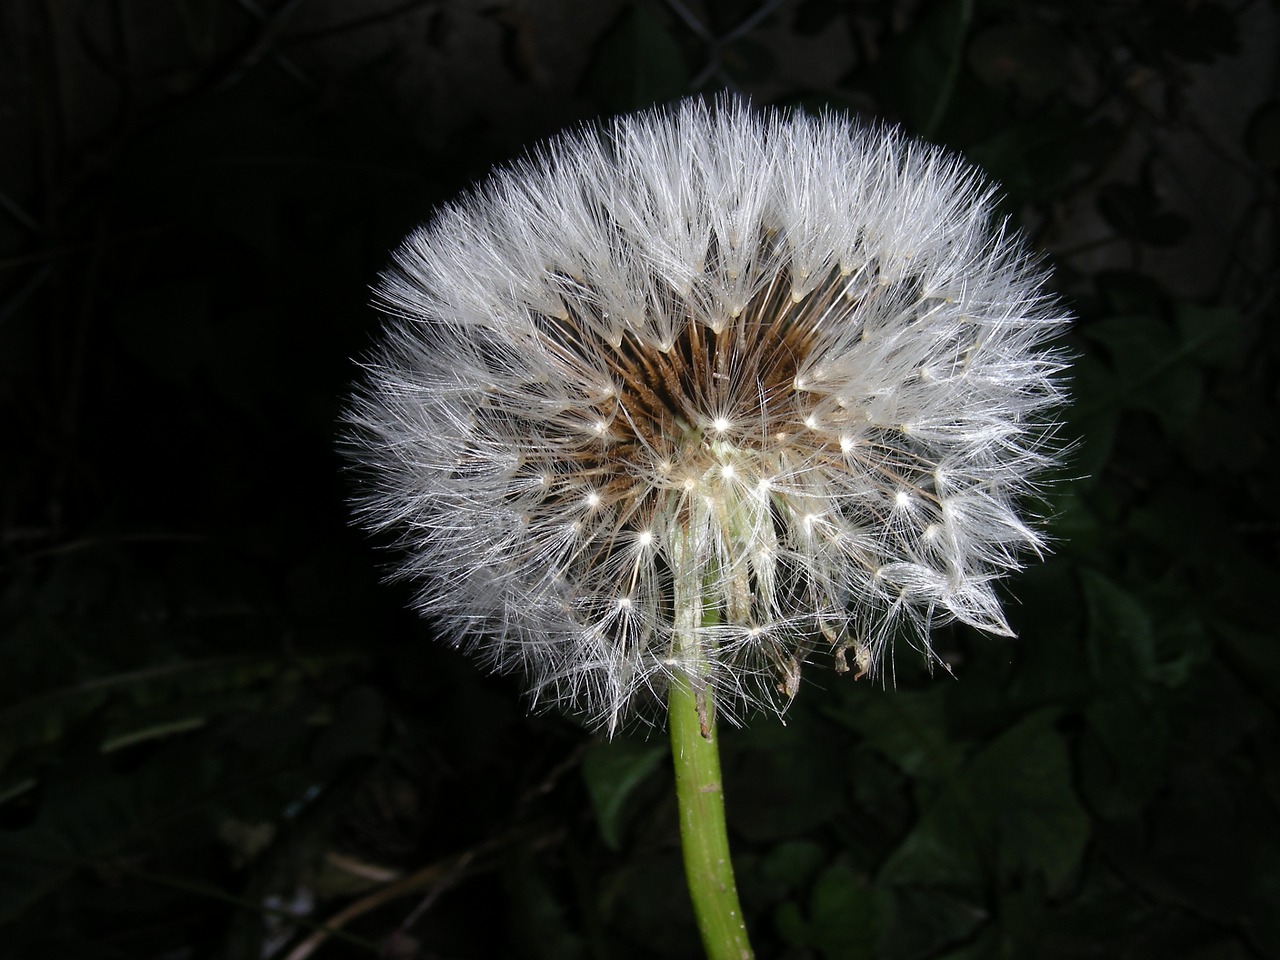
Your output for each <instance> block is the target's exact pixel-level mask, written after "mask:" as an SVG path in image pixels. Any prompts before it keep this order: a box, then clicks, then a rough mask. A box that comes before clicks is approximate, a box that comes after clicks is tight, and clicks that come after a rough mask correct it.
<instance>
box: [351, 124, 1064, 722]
mask: <svg viewBox="0 0 1280 960" xmlns="http://www.w3.org/2000/svg"><path fill="white" fill-rule="evenodd" d="M1044 281H1045V273H1044V272H1043V271H1042V270H1041V269H1040V268H1039V267H1038V266H1036V264H1035V263H1034V262H1033V261H1032V260H1031V259H1030V258H1029V256H1028V254H1027V251H1026V249H1025V247H1024V246H1023V244H1022V243H1021V241H1020V240H1019V239H1018V238H1017V237H1016V236H1013V235H1011V234H1010V233H1009V232H1008V231H1006V229H1005V228H1004V226H1003V225H1002V224H1000V223H998V222H995V221H994V219H993V215H992V190H991V188H990V187H989V186H987V185H986V184H985V183H984V181H983V180H982V178H981V176H980V175H979V174H978V173H977V172H976V171H975V170H974V169H973V168H971V167H969V166H967V165H966V164H965V163H964V162H963V161H961V160H959V159H957V158H956V157H954V156H951V155H949V154H947V153H944V152H942V151H940V150H938V149H936V148H933V147H930V146H927V145H924V144H921V143H918V142H915V141H912V140H910V139H908V138H906V137H904V136H903V135H901V134H900V133H898V132H896V131H894V130H893V129H891V128H886V127H878V126H877V127H866V126H861V125H858V124H857V123H855V122H853V121H850V120H848V119H845V118H842V117H840V116H837V115H834V114H826V115H823V116H821V117H811V116H806V115H804V114H800V113H787V114H783V113H756V112H753V111H752V110H751V109H750V108H749V107H748V106H747V105H745V104H743V103H741V102H738V101H734V100H723V101H719V102H716V103H714V104H711V105H707V104H705V103H703V102H700V101H687V102H684V103H682V104H680V105H678V106H677V107H675V108H673V109H671V110H655V111H650V112H644V113H639V114H636V115H633V116H628V117H623V118H621V119H617V120H614V121H612V122H610V123H607V124H604V125H602V126H599V127H591V128H586V129H582V130H579V131H575V132H571V133H567V134H564V135H562V136H561V137H559V138H558V139H556V140H553V141H551V142H550V143H549V144H547V145H545V146H544V147H542V148H541V149H540V150H539V151H538V152H537V153H536V154H534V155H532V156H531V157H529V158H528V159H526V160H523V161H521V162H518V163H515V164H512V165H510V166H509V167H506V168H504V169H501V170H498V171H496V172H495V173H493V174H492V175H491V176H490V177H489V178H488V180H486V181H485V182H484V183H482V184H481V185H480V186H478V187H477V188H475V189H474V190H473V191H471V192H470V193H467V194H465V195H464V196H462V197H461V198H460V199H458V200H456V201H455V202H453V203H452V204H450V205H448V206H446V207H444V208H443V209H442V210H440V211H439V212H438V213H437V214H436V216H435V218H434V219H433V220H432V221H431V222H430V223H429V224H428V225H426V226H424V227H422V228H421V229H419V230H417V231H416V232H415V233H414V234H412V235H411V236H410V237H409V238H408V239H407V240H406V241H405V243H404V245H403V246H402V247H401V248H400V249H399V250H398V251H397V253H396V255H395V266H394V268H393V269H392V270H390V271H389V272H388V273H387V274H386V275H385V276H384V277H383V278H382V282H381V286H380V288H379V290H378V301H379V303H380V305H381V307H382V309H383V310H384V311H385V313H386V314H387V316H388V323H387V328H386V332H385V337H384V339H383V341H382V343H381V345H380V347H379V348H378V350H377V352H376V353H375V354H374V355H373V357H372V358H371V359H370V361H369V362H368V364H367V366H366V370H365V379H364V381H363V383H362V385H361V386H360V387H359V388H358V390H357V393H356V395H355V398H354V400H353V402H352V404H351V406H350V409H349V412H348V422H349V424H350V433H349V439H350V441H351V443H350V444H349V449H350V451H351V452H352V455H353V456H354V458H355V459H356V460H357V461H358V463H359V464H360V465H361V467H362V468H363V479H362V487H361V489H360V492H359V494H358V516H359V520H360V522H361V523H362V524H363V525H364V526H366V527H367V528H369V529H371V530H375V531H386V532H387V533H388V534H389V535H390V536H391V537H392V538H393V539H394V541H395V542H396V543H397V544H398V545H399V546H400V547H401V548H402V554H401V556H402V560H401V562H400V566H399V572H400V573H401V574H402V575H403V576H405V577H408V578H411V579H412V580H413V581H415V583H417V584H418V587H419V591H418V594H417V601H418V605H419V607H420V608H421V610H422V611H423V612H424V613H427V614H429V615H431V616H432V617H434V618H436V619H437V620H438V621H439V622H440V624H441V625H442V627H443V629H444V631H445V634H446V636H449V637H451V638H453V639H455V640H456V642H457V643H458V644H460V645H461V646H463V647H465V648H466V649H468V650H470V651H472V652H473V653H475V654H476V655H478V656H479V657H480V658H481V659H482V660H483V661H484V662H485V663H486V664H488V665H489V666H490V667H492V668H494V669H497V670H502V671H519V672H521V673H523V674H524V675H525V676H526V677H527V679H528V683H529V686H530V690H531V692H532V697H533V699H534V701H535V702H538V703H545V702H556V703H561V704H564V705H566V706H567V707H569V708H570V709H572V710H575V711H577V712H580V713H582V714H583V715H585V716H586V717H587V718H588V719H589V720H590V721H592V722H593V723H595V724H597V725H602V726H605V727H607V728H608V729H610V730H613V729H614V728H615V727H616V726H617V725H618V724H619V723H621V722H624V721H626V720H628V719H630V718H632V717H633V716H642V717H652V716H654V714H653V713H652V712H651V711H648V710H647V705H648V704H650V703H652V702H655V701H658V700H659V697H660V695H661V694H662V693H663V691H664V690H665V688H666V685H667V683H668V680H669V679H670V678H671V677H672V676H673V675H675V674H676V672H679V671H683V672H685V673H686V674H690V675H693V674H699V675H702V674H709V679H710V681H711V682H712V684H713V685H714V689H715V694H716V696H717V698H718V700H719V702H721V703H722V704H725V705H728V706H729V707H730V708H731V709H732V708H733V707H735V706H736V707H753V706H756V705H761V704H765V705H769V706H772V707H774V708H776V709H779V710H781V709H784V708H785V707H786V705H787V704H788V703H789V702H790V699H791V697H792V696H794V694H795V692H796V688H797V685H798V682H799V676H800V666H801V663H802V662H803V661H805V660H806V658H807V656H808V655H809V653H810V652H811V651H812V650H814V649H815V648H826V649H827V650H829V651H831V652H832V653H833V654H834V656H835V661H836V665H837V668H838V669H856V670H857V671H858V673H859V675H861V674H869V675H875V674H876V673H877V672H878V671H880V670H881V669H882V667H883V664H884V663H885V660H886V650H887V647H888V646H889V645H890V641H891V639H892V638H893V637H894V636H895V635H899V634H902V633H905V634H906V635H908V636H913V637H914V638H915V639H914V643H915V645H916V646H918V647H919V649H920V650H921V651H923V653H924V655H925V656H926V657H930V658H931V657H932V656H933V655H932V651H931V649H930V646H929V639H928V635H929V630H930V629H931V628H932V627H933V626H935V625H937V624H939V623H942V622H945V621H948V620H952V619H956V620H960V621H963V622H965V623H968V624H971V625H973V626H975V627H978V628H980V629H983V630H987V631H990V632H993V633H1000V634H1007V633H1008V632H1009V628H1008V625H1007V624H1006V621H1005V618H1004V615H1003V613H1002V612H1001V607H1000V602H999V600H998V598H997V596H996V593H995V590H994V586H995V582H996V581H997V580H998V579H999V578H1000V577H1001V576H1002V575H1004V574H1006V573H1007V572H1009V571H1011V570H1014V569H1017V568H1018V567H1019V566H1020V564H1021V558H1022V557H1023V556H1024V555H1026V554H1027V553H1028V552H1030V553H1036V552H1038V551H1039V550H1040V549H1041V547H1042V540H1041V535H1040V534H1039V533H1037V531H1036V530H1035V529H1033V527H1032V526H1031V525H1030V524H1029V523H1028V522H1027V521H1026V520H1025V519H1024V516H1023V514H1022V513H1021V512H1020V510H1021V507H1020V502H1021V501H1022V500H1023V499H1025V495H1027V494H1028V493H1032V492H1034V491H1033V483H1034V481H1035V478H1036V476H1037V474H1038V473H1039V472H1040V471H1042V470H1043V468H1045V467H1046V466H1047V465H1048V464H1049V463H1050V462H1051V461H1052V456H1053V454H1052V444H1051V442H1050V441H1051V437H1052V434H1053V430H1054V420H1053V416H1054V410H1055V408H1056V407H1057V406H1058V405H1059V404H1060V403H1061V401H1062V392H1061V389H1060V384H1059V381H1058V379H1057V377H1058V375H1059V373H1060V372H1061V370H1062V368H1063V365H1064V363H1063V360H1062V357H1061V356H1060V355H1059V354H1058V353H1056V352H1054V350H1053V349H1052V348H1051V347H1048V346H1046V344H1047V342H1048V341H1049V340H1051V339H1052V338H1053V337H1054V336H1055V335H1057V334H1058V333H1059V332H1060V331H1061V329H1062V327H1063V325H1064V323H1065V317H1064V314H1063V313H1062V311H1061V309H1060V308H1059V307H1058V306H1057V305H1056V304H1055V302H1054V301H1053V300H1052V299H1051V298H1050V297H1048V296H1047V295H1046V294H1045V292H1044V290H1043V286H1044ZM903 628H905V630H904V629H903ZM681 630H683V631H685V634H683V635H682V636H684V637H686V638H687V637H692V638H693V639H694V640H695V642H694V644H693V647H692V648H693V649H695V650H696V651H697V655H696V656H691V655H690V654H689V653H688V651H689V649H690V644H689V643H685V642H682V643H676V642H675V639H676V633H677V631H681ZM657 715H658V716H660V714H657Z"/></svg>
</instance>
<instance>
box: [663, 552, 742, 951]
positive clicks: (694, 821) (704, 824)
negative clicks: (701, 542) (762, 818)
mask: <svg viewBox="0 0 1280 960" xmlns="http://www.w3.org/2000/svg"><path fill="white" fill-rule="evenodd" d="M680 579H681V577H680V576H679V574H677V581H679V580H680ZM681 593H683V594H684V596H680V594H681ZM677 607H678V611H677V616H676V624H677V626H676V637H675V644H676V654H677V657H678V658H679V659H680V660H681V661H683V662H684V663H686V664H689V667H688V668H687V669H686V670H684V671H680V670H678V671H676V672H675V676H674V677H673V678H672V681H671V687H670V691H669V693H668V709H669V723H670V725H671V755H672V759H673V761H674V763H675V773H676V798H677V800H678V801H679V806H680V844H681V847H682V848H683V851H684V872H685V878H686V879H687V881H688V884H689V897H690V899H692V901H693V912H694V915H695V916H696V917H697V920H698V929H699V930H700V931H701V933H702V945H703V947H704V948H705V949H706V951H707V957H708V958H709V960H751V957H752V956H754V954H753V953H752V952H751V943H750V941H749V940H748V939H747V925H746V922H745V921H744V920H743V917H742V906H741V905H740V904H739V903H738V886H737V883H736V882H735V881H734V877H733V861H732V860H730V858H729V835H728V832H727V831H726V829H725V820H724V788H723V786H722V784H721V780H720V742H719V739H718V733H717V730H716V717H715V702H714V700H713V699H712V688H711V684H710V683H709V681H708V676H709V670H707V669H702V667H706V666H708V665H707V664H706V662H705V657H704V656H703V655H702V650H701V646H700V641H699V638H698V635H697V631H696V630H695V629H692V628H693V626H694V625H695V624H698V623H702V624H703V625H708V616H710V618H711V619H712V620H714V611H707V612H706V613H705V614H704V613H703V612H702V604H701V598H700V597H699V596H698V595H697V594H696V593H694V595H693V596H690V595H689V593H688V592H685V591H681V590H679V589H678V588H677Z"/></svg>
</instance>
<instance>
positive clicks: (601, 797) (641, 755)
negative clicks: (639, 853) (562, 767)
mask: <svg viewBox="0 0 1280 960" xmlns="http://www.w3.org/2000/svg"><path fill="white" fill-rule="evenodd" d="M666 755H667V748H666V747H665V745H661V746H660V745H658V744H650V743H641V742H638V741H634V740H625V739H618V740H613V741H609V742H606V743H601V744H599V745H598V746H596V747H594V748H593V749H592V750H591V752H590V753H588V754H587V756H586V759H585V760H584V761H583V763H582V776H583V778H584V779H585V780H586V784H587V793H588V795H589V796H590V797H591V806H592V809H593V810H594V811H595V815H596V823H598V824H599V826H600V837H601V839H603V840H604V842H605V845H606V846H608V847H609V849H610V850H619V849H621V847H622V831H623V827H624V825H625V821H624V813H625V811H626V804H627V800H628V798H630V796H631V795H632V794H633V793H634V792H635V790H636V788H637V787H639V786H640V785H641V784H642V783H644V781H645V780H646V779H647V778H648V777H649V775H650V774H651V773H653V771H654V768H656V767H657V765H658V761H660V760H661V759H662V758H663V757H665V756H666Z"/></svg>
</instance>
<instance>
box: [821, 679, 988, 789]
mask: <svg viewBox="0 0 1280 960" xmlns="http://www.w3.org/2000/svg"><path fill="white" fill-rule="evenodd" d="M945 695H946V690H945V688H944V687H941V686H933V687H930V688H929V689H927V690H924V691H918V692H917V691H905V690H904V691H895V690H883V689H878V688H867V689H866V691H865V693H864V692H863V691H862V690H856V691H855V690H850V693H849V695H848V696H847V697H846V698H845V702H844V705H843V706H842V709H840V710H839V711H838V712H837V711H830V715H831V716H832V718H833V719H835V720H836V721H838V722H840V723H842V724H845V725H846V726H848V727H850V728H851V729H853V730H856V731H857V732H858V733H859V734H861V735H862V737H863V738H864V739H865V740H866V742H867V743H868V744H870V745H871V746H872V747H873V748H874V749H875V750H877V751H879V752H880V753H881V754H883V755H884V756H885V758H886V759H888V760H889V761H890V762H891V763H893V764H894V765H895V766H897V767H898V768H899V769H901V770H902V771H903V772H904V773H906V774H908V775H910V776H912V777H916V778H919V779H922V780H940V779H944V778H946V777H948V776H950V775H951V774H952V773H953V772H954V771H955V770H956V768H957V767H958V766H959V765H960V762H961V760H962V757H963V754H962V752H961V751H960V750H959V749H957V747H956V744H954V743H953V742H952V741H950V740H949V739H948V737H947V735H946V716H945V711H946V699H945Z"/></svg>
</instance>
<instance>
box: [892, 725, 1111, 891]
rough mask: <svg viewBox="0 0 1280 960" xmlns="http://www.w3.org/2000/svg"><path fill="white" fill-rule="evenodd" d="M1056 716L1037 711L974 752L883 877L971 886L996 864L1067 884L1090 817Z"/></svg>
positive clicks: (999, 869)
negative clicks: (1075, 784)
mask: <svg viewBox="0 0 1280 960" xmlns="http://www.w3.org/2000/svg"><path fill="white" fill-rule="evenodd" d="M1054 718H1055V714H1054V712H1053V711H1047V710H1046V711H1039V712H1037V713H1034V714H1032V715H1031V716H1029V717H1027V718H1026V719H1025V720H1023V721H1022V722H1020V723H1019V724H1017V725H1016V726H1014V727H1012V728H1010V729H1009V730H1006V731H1005V732H1004V733H1003V734H1001V735H1000V736H999V737H998V738H996V739H995V740H994V741H993V742H992V743H991V744H990V745H989V746H988V747H986V749H984V750H983V751H982V752H980V753H979V754H977V755H976V756H975V757H974V758H973V759H972V760H971V761H970V762H969V763H968V764H967V765H966V766H965V768H964V770H963V771H962V773H961V774H960V775H959V776H957V777H956V778H955V780H954V781H952V782H951V783H950V784H948V786H947V787H946V788H945V789H944V790H943V791H942V793H941V794H940V795H939V796H938V798H937V799H936V800H935V801H934V802H933V803H932V804H930V805H929V806H928V808H927V809H926V810H925V811H924V814H923V815H922V816H921V818H920V820H919V822H918V824H917V826H916V828H915V829H914V830H913V831H912V832H911V833H910V834H909V835H908V836H907V838H906V839H905V840H904V841H903V843H902V845H901V846H900V847H899V848H898V849H897V850H896V851H894V853H893V854H892V855H890V857H889V859H888V860H887V861H886V863H885V864H884V866H883V868H882V870H881V873H880V876H879V878H878V879H879V881H880V882H881V883H889V884H926V885H937V886H949V887H953V888H954V887H960V888H971V889H972V888H980V887H981V886H982V885H983V884H985V882H986V881H987V879H988V874H990V873H992V872H995V873H998V875H1000V876H1002V877H1013V876H1019V875H1022V874H1025V873H1032V874H1036V875H1039V876H1042V877H1043V878H1044V879H1045V881H1046V883H1047V884H1048V886H1049V888H1050V889H1051V890H1060V889H1062V888H1063V887H1064V886H1065V885H1066V883H1067V881H1068V880H1069V879H1070V877H1071V876H1072V874H1073V872H1074V871H1075V869H1076V868H1077V866H1078V864H1079V862H1080V858H1081V856H1082V855H1083V853H1084V847H1085V843H1086V841H1087V839H1088V835H1089V820H1088V816H1087V815H1086V813H1085V811H1084V809H1083V808H1082V807H1081V806H1080V802H1079V800H1078V799H1077V798H1076V795H1075V791H1074V788H1073V786H1072V773H1071V763H1070V759H1069V757H1068V754H1067V746H1066V742H1065V741H1064V740H1063V738H1062V736H1061V734H1059V733H1058V731H1057V730H1056V729H1055V728H1054V726H1053V721H1054Z"/></svg>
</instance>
